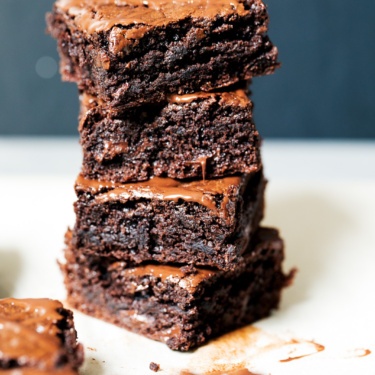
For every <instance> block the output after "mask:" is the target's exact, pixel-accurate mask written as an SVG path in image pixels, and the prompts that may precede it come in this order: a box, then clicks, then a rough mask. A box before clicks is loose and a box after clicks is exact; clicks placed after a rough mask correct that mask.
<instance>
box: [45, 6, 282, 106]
mask: <svg viewBox="0 0 375 375" xmlns="http://www.w3.org/2000/svg"><path fill="white" fill-rule="evenodd" d="M47 22H48V29H49V32H50V33H51V35H52V36H53V37H55V38H56V39H57V40H58V45H59V51H60V55H61V59H62V61H61V73H62V75H63V78H64V79H65V80H68V81H74V82H77V83H78V87H79V89H80V90H82V91H85V92H87V93H89V94H91V95H97V96H99V98H100V99H103V100H104V101H106V102H109V103H110V104H111V106H125V107H134V106H139V105H141V104H143V103H156V102H160V101H165V100H166V97H167V95H168V94H187V93H194V92H200V91H210V90H213V89H217V88H220V87H226V86H229V85H231V84H234V83H237V82H239V81H243V80H247V79H250V78H251V77H254V76H259V75H263V74H269V73H272V72H273V71H274V69H275V68H276V67H277V66H278V62H277V48H276V47H274V46H273V45H272V43H271V42H270V40H269V39H268V36H267V35H266V33H267V26H268V15H267V10H266V6H265V5H264V4H263V2H262V1H261V0H234V1H226V0H220V1H206V0H192V1H186V2H185V1H173V2H171V1H164V0H162V1H161V0H153V1H147V2H144V1H141V0H129V1H122V0H117V1H115V0H94V1H88V0H60V1H57V2H56V5H55V7H54V9H53V12H52V13H51V14H50V15H49V16H48V17H47Z"/></svg>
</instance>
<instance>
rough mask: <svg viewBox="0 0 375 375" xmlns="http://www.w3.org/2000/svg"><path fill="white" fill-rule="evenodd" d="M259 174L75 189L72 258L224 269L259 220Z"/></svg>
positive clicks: (80, 182) (88, 183)
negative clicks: (77, 254)
mask: <svg viewBox="0 0 375 375" xmlns="http://www.w3.org/2000/svg"><path fill="white" fill-rule="evenodd" d="M264 187H265V181H264V178H263V174H262V171H260V172H257V173H254V174H247V175H242V176H236V177H226V178H222V179H216V180H205V181H203V180H199V181H190V182H181V181H177V180H173V179H170V178H160V177H154V178H152V179H151V180H149V181H145V182H137V183H127V184H119V183H111V182H103V181H94V180H87V179H84V178H83V177H82V176H79V177H78V179H77V182H76V192H77V195H78V201H77V202H76V203H75V212H76V224H75V227H74V230H73V243H74V246H75V247H77V251H80V252H86V253H92V254H96V255H102V256H114V257H116V258H118V259H121V260H124V261H126V262H129V264H131V263H141V262H145V261H150V260H153V261H157V262H161V263H170V262H171V263H183V264H187V263H188V264H194V265H204V266H211V267H217V268H220V269H229V268H233V267H235V266H236V264H237V263H239V262H241V261H242V260H243V258H242V255H241V254H242V253H243V251H244V250H245V249H246V246H247V242H248V239H249V235H250V234H251V233H252V232H254V231H255V230H256V229H257V228H258V224H259V222H260V220H261V219H262V217H263V201H264Z"/></svg>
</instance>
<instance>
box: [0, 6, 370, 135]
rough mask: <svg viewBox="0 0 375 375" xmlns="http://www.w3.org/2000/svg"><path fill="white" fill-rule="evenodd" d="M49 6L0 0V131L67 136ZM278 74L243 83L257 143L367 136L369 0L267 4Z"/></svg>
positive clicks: (65, 90)
mask: <svg viewBox="0 0 375 375" xmlns="http://www.w3.org/2000/svg"><path fill="white" fill-rule="evenodd" d="M52 2H53V1H52V0H0V135H12V134H18V135H58V134H61V135H63V134H64V135H70V134H76V128H77V112H78V103H77V92H76V87H75V85H74V84H68V83H61V81H60V77H59V75H58V73H57V64H56V61H58V57H57V54H56V44H55V41H54V40H52V39H51V38H50V37H49V36H47V35H46V34H45V21H44V17H45V16H44V15H45V12H46V11H48V10H49V9H50V8H51V6H52ZM266 2H267V4H268V5H269V12H270V16H271V23H270V36H271V38H272V40H273V41H274V43H275V44H276V45H277V46H278V47H279V50H280V60H281V61H282V63H283V66H282V69H280V70H279V71H277V73H276V74H275V75H273V76H269V77H262V78H257V79H255V80H254V84H253V86H252V91H253V99H254V102H255V106H256V109H255V116H256V122H257V126H258V128H259V130H260V131H261V133H262V135H263V136H264V137H268V138H270V137H292V138H370V137H371V138H375V16H374V14H375V1H374V0H357V1H353V0H324V1H323V0H311V1H302V0H266Z"/></svg>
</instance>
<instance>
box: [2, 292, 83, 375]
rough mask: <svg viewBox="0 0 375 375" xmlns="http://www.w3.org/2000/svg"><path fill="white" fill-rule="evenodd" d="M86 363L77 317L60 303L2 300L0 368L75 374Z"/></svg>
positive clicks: (51, 301) (48, 300)
mask: <svg viewBox="0 0 375 375" xmlns="http://www.w3.org/2000/svg"><path fill="white" fill-rule="evenodd" d="M82 362H83V351H82V347H81V345H80V344H78V343H77V333H76V331H75V329H74V324H73V314H72V312H71V311H70V310H67V309H65V308H64V307H63V305H62V304H61V303H60V302H59V301H56V300H50V299H14V298H6V299H2V300H0V369H8V370H15V371H16V370H18V371H22V372H23V371H25V373H32V371H34V370H35V371H37V370H38V371H45V372H51V373H54V371H57V370H59V371H62V374H63V373H64V372H69V371H70V370H71V371H75V370H76V369H77V368H78V367H79V366H80V365H81V364H82Z"/></svg>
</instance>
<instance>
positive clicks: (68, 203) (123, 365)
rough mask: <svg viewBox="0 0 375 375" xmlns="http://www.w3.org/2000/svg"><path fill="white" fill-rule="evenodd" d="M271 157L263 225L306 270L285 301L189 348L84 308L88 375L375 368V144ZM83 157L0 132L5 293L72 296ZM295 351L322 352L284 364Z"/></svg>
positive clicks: (0, 275)
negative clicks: (67, 281) (71, 242)
mask: <svg viewBox="0 0 375 375" xmlns="http://www.w3.org/2000/svg"><path fill="white" fill-rule="evenodd" d="M264 161H265V166H266V173H267V177H268V178H269V180H270V183H269V185H268V190H267V215H266V220H265V223H266V224H268V225H273V226H277V227H279V228H280V230H281V233H282V235H283V237H284V239H285V242H286V254H287V260H286V264H285V267H286V268H290V267H292V266H293V267H294V266H296V267H297V268H298V269H299V272H298V274H297V277H296V279H295V283H294V285H293V286H292V287H290V288H289V289H288V290H286V291H285V293H284V296H283V301H282V305H281V308H280V310H279V311H277V312H275V313H274V314H273V316H272V317H270V318H268V319H265V320H263V321H261V322H258V323H257V324H256V326H257V327H259V328H261V329H262V331H260V332H259V331H255V332H253V331H252V329H251V327H247V328H245V329H244V330H241V331H239V332H234V333H232V334H230V335H229V336H226V337H224V338H221V339H219V340H217V341H214V342H212V343H210V344H209V345H206V346H205V347H202V348H201V349H199V350H197V351H195V352H194V353H188V354H186V353H185V354H181V353H175V352H172V351H170V350H169V349H167V348H166V347H165V346H164V345H162V344H160V343H155V342H153V341H150V340H147V339H144V338H142V337H139V336H137V335H134V334H131V333H128V332H126V331H124V330H121V329H119V328H116V327H113V326H111V325H109V324H106V323H103V322H100V321H97V320H95V319H92V318H88V317H86V316H83V315H81V314H79V313H77V314H76V325H77V330H78V332H79V336H80V339H81V341H82V342H83V343H84V345H85V347H86V363H85V366H84V368H83V369H82V374H92V375H99V374H105V375H107V374H108V375H120V374H135V375H138V374H139V375H141V374H142V375H145V374H154V373H153V372H151V371H150V370H149V369H148V365H149V363H150V362H151V361H154V362H157V363H160V365H161V368H162V371H161V372H158V374H159V373H160V374H162V375H163V374H178V373H179V371H178V370H180V369H184V370H187V369H188V370H190V371H191V372H192V373H199V374H202V373H205V372H206V371H207V370H212V369H213V368H218V367H220V366H221V368H222V367H223V366H224V365H226V367H227V368H231V366H232V365H233V366H234V365H235V364H236V363H237V364H238V363H240V364H246V365H247V367H248V368H250V369H251V370H252V371H254V372H256V373H258V374H264V375H266V374H267V375H268V374H272V375H278V374H288V375H293V374H298V375H300V374H338V373H340V374H351V375H352V374H365V375H367V374H375V320H374V316H375V293H374V287H375V271H374V266H375V144H374V143H363V144H361V143H353V144H350V143H344V144H336V143H327V142H325V143H311V142H309V143H301V142H266V144H265V147H264ZM35 163H39V164H38V165H35ZM79 163H80V152H79V146H78V144H77V141H74V140H62V141H53V140H44V141H39V140H37V139H36V140H21V141H20V140H12V139H5V140H4V139H3V140H0V210H1V214H0V296H2V297H4V296H8V295H13V296H15V297H45V296H48V297H51V298H60V299H64V298H65V292H64V288H63V286H62V278H61V275H60V272H59V270H58V266H57V263H56V258H57V257H60V256H61V249H62V248H63V235H64V232H65V230H66V227H67V226H68V225H72V224H73V222H74V215H73V210H72V202H73V201H74V193H73V181H74V179H75V175H76V173H77V171H78V168H79ZM289 336H290V337H292V338H299V339H301V343H299V344H296V345H294V346H293V345H292V346H291V345H288V342H289V341H288V337H289ZM305 340H314V341H315V342H317V343H319V344H322V345H324V346H325V350H324V351H322V352H320V353H315V352H316V350H315V349H314V347H313V346H312V345H311V343H308V342H305ZM304 342H305V343H304ZM280 343H281V344H282V345H279V344H280ZM284 344H285V345H284ZM264 346H266V348H265V349H264ZM260 347H263V349H261V350H260V349H259V348H260ZM293 349H294V350H297V351H299V352H297V354H298V353H300V354H301V353H302V354H303V353H305V354H307V353H309V352H311V353H315V354H312V355H311V356H307V357H304V358H303V359H298V360H294V361H291V362H286V363H284V362H280V359H283V358H284V359H285V358H287V357H288V356H289V355H292V353H291V352H292V350H293ZM360 349H370V350H371V351H372V354H370V355H368V356H365V357H360V354H361V352H360ZM297 354H296V353H294V354H293V355H294V356H297ZM224 367H225V366H224Z"/></svg>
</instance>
